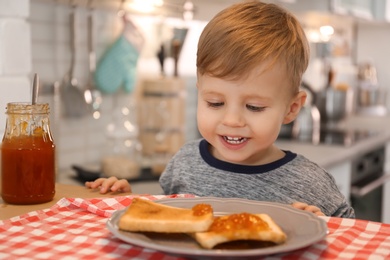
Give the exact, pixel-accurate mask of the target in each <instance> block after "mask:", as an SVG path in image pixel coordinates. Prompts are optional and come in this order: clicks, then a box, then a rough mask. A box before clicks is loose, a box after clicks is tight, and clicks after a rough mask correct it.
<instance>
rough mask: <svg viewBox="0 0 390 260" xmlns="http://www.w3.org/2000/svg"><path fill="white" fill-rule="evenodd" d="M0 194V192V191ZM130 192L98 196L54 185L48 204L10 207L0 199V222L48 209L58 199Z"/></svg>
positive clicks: (75, 187)
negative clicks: (52, 194)
mask: <svg viewBox="0 0 390 260" xmlns="http://www.w3.org/2000/svg"><path fill="white" fill-rule="evenodd" d="M0 187H1V183H0ZM0 193H1V190H0ZM129 194H131V192H127V193H124V192H121V193H118V192H111V193H107V194H100V193H99V190H98V189H94V190H92V189H87V188H85V187H83V186H76V185H66V184H60V183H56V194H55V195H54V199H53V200H52V201H50V202H46V203H42V204H35V205H11V204H7V203H5V202H4V201H3V200H2V198H0V220H4V219H9V218H11V217H15V216H19V215H22V214H24V213H28V212H30V211H35V210H40V209H46V208H50V207H51V206H53V205H54V204H56V203H57V201H59V200H60V199H62V198H64V197H72V198H98V197H105V198H109V197H114V196H118V195H129Z"/></svg>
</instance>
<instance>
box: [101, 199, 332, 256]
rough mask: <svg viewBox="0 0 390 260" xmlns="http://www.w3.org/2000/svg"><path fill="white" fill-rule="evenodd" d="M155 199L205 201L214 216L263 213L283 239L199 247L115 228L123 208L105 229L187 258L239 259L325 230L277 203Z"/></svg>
mask: <svg viewBox="0 0 390 260" xmlns="http://www.w3.org/2000/svg"><path fill="white" fill-rule="evenodd" d="M156 202H158V203H161V204H165V205H170V206H174V207H180V208H192V207H193V206H194V205H195V204H198V203H208V204H210V205H211V206H212V207H213V209H214V215H216V216H218V215H227V214H231V213H240V212H248V213H266V214H268V215H270V216H271V217H272V218H273V220H274V221H275V222H276V223H277V224H278V225H279V226H280V227H281V228H282V229H283V231H284V232H285V233H286V235H287V240H286V242H285V243H283V244H280V245H275V246H271V247H265V248H256V249H243V250H227V249H226V250H225V249H224V250H216V249H203V248H201V247H200V246H199V245H198V244H197V242H196V241H195V240H193V239H192V238H190V237H189V236H187V235H185V234H174V235H166V234H158V233H137V232H126V231H122V230H119V228H118V225H117V223H118V221H119V218H120V217H121V215H122V214H123V213H124V212H125V210H126V209H123V210H118V211H116V212H114V214H113V215H112V217H111V218H110V219H109V220H108V221H107V228H108V229H109V230H110V231H111V232H112V233H113V234H114V236H116V237H117V238H119V239H121V240H123V241H125V242H127V243H130V244H133V245H137V246H141V247H145V248H149V249H154V250H158V251H162V252H165V253H168V254H173V255H177V256H183V257H191V258H204V257H208V258H218V257H231V258H237V257H238V258H240V257H255V256H264V255H270V254H277V253H285V252H289V251H292V250H296V249H300V248H304V247H307V246H310V245H312V244H314V243H316V242H318V241H321V240H322V239H324V237H325V236H326V234H327V232H328V229H327V225H326V222H325V221H324V220H323V219H321V218H319V217H317V216H316V215H314V214H312V213H310V212H306V211H303V210H298V209H294V208H293V207H291V206H289V205H285V204H281V203H274V202H263V201H252V200H245V199H234V198H229V199H225V198H213V197H199V198H175V199H161V200H156Z"/></svg>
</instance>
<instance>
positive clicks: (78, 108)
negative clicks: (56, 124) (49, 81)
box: [60, 5, 87, 117]
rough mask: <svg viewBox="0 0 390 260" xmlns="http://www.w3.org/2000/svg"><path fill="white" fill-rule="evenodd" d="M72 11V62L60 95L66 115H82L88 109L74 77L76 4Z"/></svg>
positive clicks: (63, 81) (70, 20)
mask: <svg viewBox="0 0 390 260" xmlns="http://www.w3.org/2000/svg"><path fill="white" fill-rule="evenodd" d="M71 8H72V10H71V13H70V19H69V22H70V51H71V62H70V68H69V71H68V72H67V74H66V75H65V76H64V78H63V80H62V84H61V86H60V95H61V99H62V103H63V108H64V115H65V116H66V117H81V116H83V115H85V113H86V111H87V107H86V103H85V100H84V95H83V92H82V91H81V90H80V89H79V88H78V87H77V79H76V78H74V68H75V63H76V28H77V26H76V5H72V7H71Z"/></svg>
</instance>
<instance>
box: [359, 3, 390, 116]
mask: <svg viewBox="0 0 390 260" xmlns="http://www.w3.org/2000/svg"><path fill="white" fill-rule="evenodd" d="M389 6H390V5H389ZM356 41H357V43H358V44H357V52H356V54H357V55H356V56H357V62H364V61H367V60H371V61H372V62H373V64H374V66H375V67H376V69H377V75H378V82H379V85H380V86H381V87H382V88H384V89H386V90H387V107H388V109H390V67H389V60H390V45H389V43H390V24H376V25H375V27H374V25H371V24H360V25H359V26H358V30H357V39H356Z"/></svg>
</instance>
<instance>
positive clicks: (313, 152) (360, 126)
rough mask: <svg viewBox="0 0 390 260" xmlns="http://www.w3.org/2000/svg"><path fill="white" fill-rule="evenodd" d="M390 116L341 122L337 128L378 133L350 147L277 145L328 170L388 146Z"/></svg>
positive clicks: (283, 143) (284, 141) (362, 117)
mask: <svg viewBox="0 0 390 260" xmlns="http://www.w3.org/2000/svg"><path fill="white" fill-rule="evenodd" d="M389 126H390V116H384V117H379V116H378V117H373V116H371V117H369V116H355V115H354V116H351V117H349V118H348V119H346V120H345V121H342V122H340V123H339V124H338V125H337V127H338V128H340V129H346V130H367V131H373V132H376V134H375V135H373V136H370V137H369V138H366V139H363V140H361V141H358V142H356V143H355V144H352V145H350V146H343V145H330V144H318V145H314V144H311V143H308V142H299V141H290V140H278V141H277V142H276V145H277V146H278V147H279V148H281V149H284V150H290V151H292V152H295V153H299V154H302V155H304V156H305V157H307V158H308V159H310V160H312V161H314V162H316V163H318V164H319V165H320V166H321V167H324V168H326V169H328V168H331V167H333V166H336V165H338V164H340V163H344V162H346V161H350V160H353V159H354V158H357V157H359V156H360V155H363V154H365V153H367V152H369V151H371V150H372V149H375V148H378V147H380V146H382V145H386V143H387V142H389V141H390V131H389V130H387V128H388V127H389Z"/></svg>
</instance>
